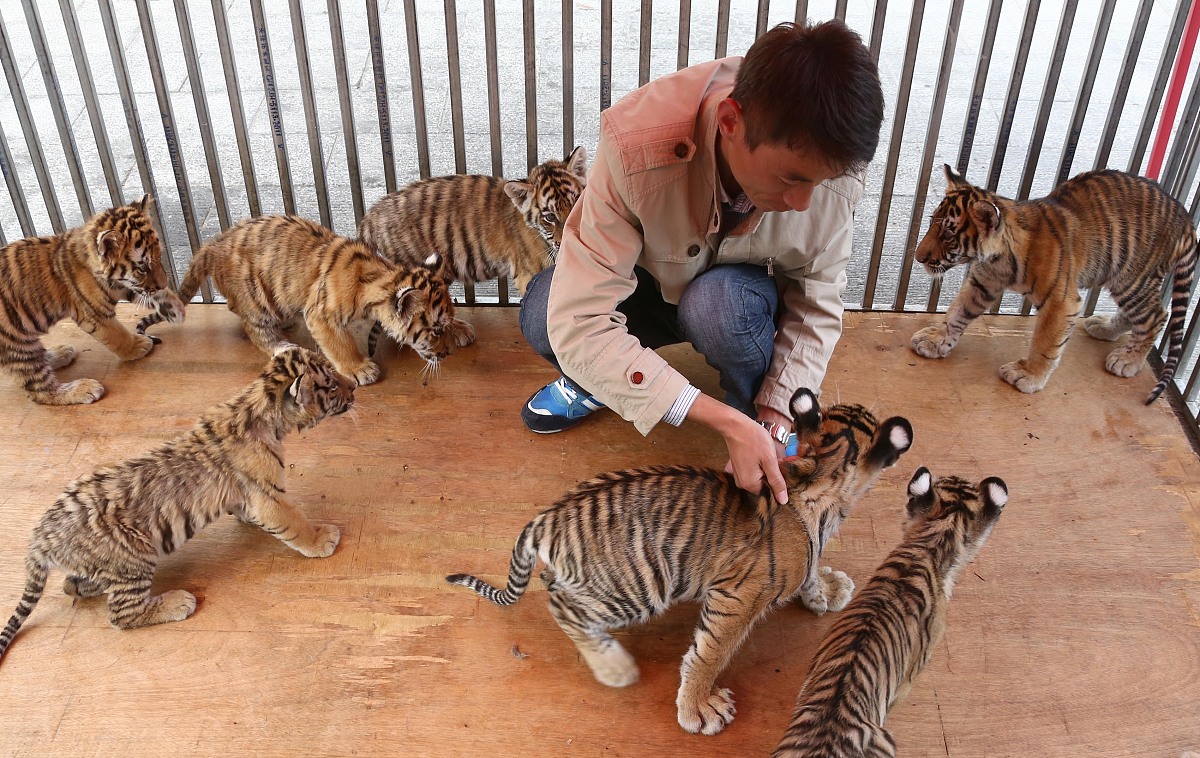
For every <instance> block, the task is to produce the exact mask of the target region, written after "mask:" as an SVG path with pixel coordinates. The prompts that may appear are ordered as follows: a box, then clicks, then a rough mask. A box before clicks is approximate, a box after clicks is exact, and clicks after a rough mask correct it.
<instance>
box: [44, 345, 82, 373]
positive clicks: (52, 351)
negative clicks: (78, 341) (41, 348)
mask: <svg viewBox="0 0 1200 758" xmlns="http://www.w3.org/2000/svg"><path fill="white" fill-rule="evenodd" d="M46 357H47V358H49V359H50V368H62V367H63V366H69V365H71V362H72V361H74V360H75V348H73V347H71V346H70V345H55V346H54V347H48V348H46Z"/></svg>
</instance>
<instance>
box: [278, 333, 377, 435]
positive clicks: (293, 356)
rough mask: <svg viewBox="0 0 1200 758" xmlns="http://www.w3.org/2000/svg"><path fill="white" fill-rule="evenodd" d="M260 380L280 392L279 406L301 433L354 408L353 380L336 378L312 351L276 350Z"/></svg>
mask: <svg viewBox="0 0 1200 758" xmlns="http://www.w3.org/2000/svg"><path fill="white" fill-rule="evenodd" d="M264 376H265V378H266V379H267V380H268V386H273V387H277V388H279V389H280V390H282V393H281V395H280V397H279V398H278V399H279V402H280V403H281V405H282V407H283V408H284V412H285V414H287V415H288V416H289V417H290V418H291V420H292V421H294V422H295V424H296V426H298V427H299V428H301V429H308V428H310V427H312V426H315V425H316V424H317V422H319V421H321V420H322V419H324V418H327V417H329V416H338V415H341V414H343V413H345V412H346V411H348V410H350V409H351V408H352V407H353V406H354V388H355V386H356V385H355V383H354V380H353V379H349V378H347V377H345V376H343V375H342V374H339V373H338V372H337V369H335V368H334V367H333V364H332V363H330V362H329V360H328V359H327V358H326V357H325V356H323V355H321V354H320V353H316V352H313V351H312V350H307V349H305V348H302V347H299V346H296V345H288V346H287V347H283V348H280V349H279V350H276V351H275V354H274V355H273V356H272V357H271V363H270V364H268V366H267V370H266V372H265V374H264Z"/></svg>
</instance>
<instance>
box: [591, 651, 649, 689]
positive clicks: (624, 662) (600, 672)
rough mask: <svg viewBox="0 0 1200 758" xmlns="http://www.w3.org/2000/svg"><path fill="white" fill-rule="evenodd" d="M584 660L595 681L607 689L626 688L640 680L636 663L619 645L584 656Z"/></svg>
mask: <svg viewBox="0 0 1200 758" xmlns="http://www.w3.org/2000/svg"><path fill="white" fill-rule="evenodd" d="M585 660H586V661H587V664H588V668H590V669H591V670H592V675H593V676H595V677H596V681H598V682H600V683H601V684H603V685H606V686H608V687H628V686H629V685H631V684H633V683H634V682H636V681H637V680H638V679H640V678H641V672H640V671H639V670H638V665H637V661H635V660H634V659H633V656H632V655H630V654H629V651H628V650H626V649H625V648H623V647H621V645H620V644H619V643H615V642H614V643H613V644H611V645H609V646H608V647H607V649H605V650H604V651H603V652H597V653H593V654H591V655H588V656H585Z"/></svg>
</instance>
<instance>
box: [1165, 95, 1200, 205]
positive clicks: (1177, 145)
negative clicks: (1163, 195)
mask: <svg viewBox="0 0 1200 758" xmlns="http://www.w3.org/2000/svg"><path fill="white" fill-rule="evenodd" d="M1197 110H1200V77H1196V78H1194V79H1193V80H1192V90H1191V92H1190V93H1188V99H1187V103H1185V104H1184V107H1183V111H1182V112H1181V113H1180V114H1179V126H1178V127H1177V128H1176V130H1175V139H1174V141H1173V142H1172V143H1171V152H1170V153H1168V154H1167V160H1166V163H1165V164H1164V165H1163V170H1162V179H1161V180H1159V184H1161V185H1162V186H1163V187H1166V188H1167V191H1168V192H1170V193H1171V194H1173V195H1177V194H1181V193H1182V192H1183V187H1182V186H1178V180H1179V176H1180V171H1181V170H1182V169H1183V165H1182V164H1183V160H1184V154H1185V152H1186V151H1187V141H1188V140H1187V139H1185V138H1186V137H1187V136H1188V135H1190V134H1191V133H1192V131H1193V128H1194V127H1195V126H1196V114H1197Z"/></svg>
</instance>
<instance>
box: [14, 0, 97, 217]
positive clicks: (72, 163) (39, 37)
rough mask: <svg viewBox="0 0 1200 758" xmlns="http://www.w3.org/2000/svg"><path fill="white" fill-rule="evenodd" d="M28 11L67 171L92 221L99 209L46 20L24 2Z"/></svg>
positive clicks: (80, 206)
mask: <svg viewBox="0 0 1200 758" xmlns="http://www.w3.org/2000/svg"><path fill="white" fill-rule="evenodd" d="M21 6H22V7H23V8H24V9H25V21H26V23H27V24H28V25H29V34H30V36H31V37H32V38H33V50H34V53H35V54H36V56H37V61H38V69H39V70H40V71H41V73H42V84H43V85H45V87H46V97H47V98H48V99H49V100H50V112H51V114H52V115H53V116H54V124H55V126H57V127H58V139H59V143H60V144H61V146H62V149H63V152H64V153H65V155H64V156H63V158H65V159H66V164H67V171H68V172H69V173H70V174H71V182H72V183H73V184H74V185H75V197H76V199H77V200H78V201H79V210H80V211H81V212H82V213H83V217H84V218H85V219H87V218H90V217H91V216H92V214H93V213H95V209H94V208H93V207H92V198H91V195H90V194H89V193H88V186H87V179H86V178H85V177H84V175H83V164H81V163H80V161H79V146H78V145H76V144H75V133H74V132H73V131H71V125H70V123H69V121H68V117H67V104H66V103H65V102H63V96H62V87H60V86H59V84H58V74H57V73H55V71H54V60H53V59H52V58H51V57H50V48H49V47H48V46H47V45H46V30H45V29H43V28H42V17H41V16H40V15H39V14H38V11H37V7H36V6H35V5H34V3H33V2H32V0H21Z"/></svg>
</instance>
